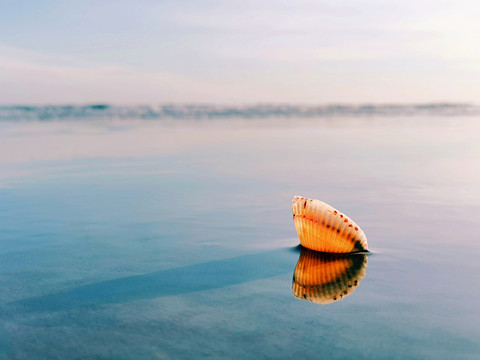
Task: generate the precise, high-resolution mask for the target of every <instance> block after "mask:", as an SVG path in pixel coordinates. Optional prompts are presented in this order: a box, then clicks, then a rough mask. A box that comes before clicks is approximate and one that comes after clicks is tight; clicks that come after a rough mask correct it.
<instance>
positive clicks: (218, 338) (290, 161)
mask: <svg viewBox="0 0 480 360" xmlns="http://www.w3.org/2000/svg"><path fill="white" fill-rule="evenodd" d="M479 184H480V111H479V110H478V107H476V106H473V105H468V104H467V105H466V104H426V105H362V106H354V105H329V106H306V105H298V106H293V105H255V106H253V105H252V106H243V107H238V106H214V105H181V106H180V105H162V106H124V107H118V106H109V105H103V104H98V105H87V106H3V107H0V288H1V289H2V291H0V325H1V326H0V359H29V360H32V359H49V360H52V359H203V358H205V359H292V358H297V357H302V358H315V359H317V358H318V359H402V360H404V359H462V360H463V359H478V358H480V310H479V307H478V302H479V301H478V299H479V298H480V277H479V274H480V262H479V258H480V235H478V233H476V230H477V229H476V227H477V226H478V222H479V220H478V219H479V218H480V188H479ZM295 195H300V196H304V197H307V198H313V199H319V200H322V201H324V202H326V203H328V204H330V205H332V206H334V207H335V208H337V209H339V210H340V211H342V212H344V213H345V214H347V215H348V216H350V217H351V218H352V219H353V220H354V221H355V222H356V223H357V224H359V225H360V226H361V228H362V229H363V230H364V232H365V233H366V236H367V239H368V244H369V250H370V252H369V253H368V254H367V255H353V256H343V257H338V256H337V257H335V256H332V255H322V254H318V253H312V252H308V251H306V250H305V249H302V248H300V247H299V246H298V245H299V239H298V236H297V233H296V230H295V227H294V223H293V220H292V209H291V206H292V199H293V197H294V196H295ZM309 264H310V265H309ZM331 272H333V273H334V275H332V279H333V280H332V281H330V280H328V279H327V280H325V279H324V280H321V279H320V280H316V282H314V283H313V284H309V285H305V284H304V283H302V278H303V277H304V276H306V275H305V274H307V275H309V276H311V274H313V275H315V276H317V275H318V276H319V277H321V276H326V275H325V274H327V273H328V274H330V273H331ZM340 295H342V296H341V297H340Z"/></svg>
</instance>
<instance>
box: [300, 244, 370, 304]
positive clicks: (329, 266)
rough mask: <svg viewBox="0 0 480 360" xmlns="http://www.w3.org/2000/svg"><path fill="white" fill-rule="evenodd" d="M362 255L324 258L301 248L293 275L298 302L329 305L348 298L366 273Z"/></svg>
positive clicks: (337, 255) (327, 256)
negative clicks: (304, 301)
mask: <svg viewBox="0 0 480 360" xmlns="http://www.w3.org/2000/svg"><path fill="white" fill-rule="evenodd" d="M367 261H368V260H367V256H366V255H365V254H348V255H347V254H325V253H321V252H316V251H312V250H308V249H305V248H303V249H302V252H301V253H300V258H299V259H298V262H297V266H296V267H295V271H294V273H293V283H292V292H293V295H294V296H295V297H296V298H297V299H304V300H308V301H311V302H314V303H316V304H330V303H332V302H335V301H338V300H341V299H344V298H345V297H347V296H348V295H351V294H352V293H353V292H354V291H355V289H356V288H357V287H358V285H359V284H360V281H361V280H362V279H363V278H364V276H365V274H366V271H367Z"/></svg>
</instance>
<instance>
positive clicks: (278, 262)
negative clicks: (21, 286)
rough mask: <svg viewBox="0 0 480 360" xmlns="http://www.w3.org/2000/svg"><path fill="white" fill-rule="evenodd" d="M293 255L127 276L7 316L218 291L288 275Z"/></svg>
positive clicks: (33, 301)
mask: <svg viewBox="0 0 480 360" xmlns="http://www.w3.org/2000/svg"><path fill="white" fill-rule="evenodd" d="M296 254H297V252H293V253H292V251H289V249H279V250H275V251H268V252H262V253H258V254H253V255H245V256H239V257H236V258H230V259H225V260H217V261H210V262H206V263H201V264H196V265H191V266H185V267H181V268H174V269H168V270H162V271H157V272H152V273H148V274H144V275H135V276H128V277H123V278H119V279H114V280H108V281H102V282H98V283H94V284H90V285H84V286H80V287H77V288H74V289H71V290H67V291H62V292H58V293H53V294H49V295H44V296H38V297H32V298H27V299H23V300H19V301H15V302H12V303H9V304H7V307H8V308H9V309H8V310H9V311H8V312H10V313H11V312H12V311H13V312H14V313H24V312H50V311H61V310H68V309H73V308H78V307H85V306H95V307H96V306H101V305H104V304H111V303H123V302H127V301H133V300H140V299H149V298H157V297H162V296H173V295H182V294H188V293H192V292H196V291H206V290H212V289H218V288H223V287H227V286H230V285H236V284H242V283H246V282H249V281H255V280H260V279H267V278H270V277H274V276H278V275H282V274H285V273H290V272H291V271H292V268H293V266H294V264H295V261H296V260H297V255H296ZM4 310H6V309H4Z"/></svg>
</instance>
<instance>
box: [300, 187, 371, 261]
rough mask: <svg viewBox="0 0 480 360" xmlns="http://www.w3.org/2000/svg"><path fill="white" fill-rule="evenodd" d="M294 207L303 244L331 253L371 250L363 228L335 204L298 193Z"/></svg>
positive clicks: (312, 248)
mask: <svg viewBox="0 0 480 360" xmlns="http://www.w3.org/2000/svg"><path fill="white" fill-rule="evenodd" d="M292 211H293V222H294V223H295V228H296V229H297V233H298V237H299V238H300V243H301V244H302V246H304V247H306V248H308V249H311V250H315V251H322V252H328V253H351V252H359V251H368V244H367V237H366V236H365V233H364V232H363V231H362V229H360V227H359V226H358V225H357V224H356V223H355V222H354V221H352V220H351V219H350V218H348V217H347V216H346V215H345V214H342V213H341V212H339V211H338V210H336V209H335V208H333V207H332V206H330V205H328V204H325V203H324V202H322V201H320V200H311V199H306V198H303V197H301V196H295V197H294V198H293V202H292Z"/></svg>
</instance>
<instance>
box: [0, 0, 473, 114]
mask: <svg viewBox="0 0 480 360" xmlns="http://www.w3.org/2000/svg"><path fill="white" fill-rule="evenodd" d="M479 10H480V2H476V1H466V0H457V1H444V0H437V1H430V0H403V1H396V0H395V1H384V0H378V1H377V0H375V1H370V0H354V1H350V0H336V1H323V0H318V1H306V0H298V1H272V0H262V1H260V0H257V1H249V0H243V1H239V0H226V1H212V0H205V1H200V0H197V1H189V0H185V1H178V0H176V1H175V0H174V1H170V0H156V1H153V0H135V1H125V0H115V1H110V0H96V1H90V0H82V1H69V0H62V1H51V0H43V1H36V0H0V104H4V105H12V104H15V105H23V104H84V103H110V104H125V105H128V104H158V103H180V104H181V103H218V104H245V103H248V104H251V103H299V104H302V103H305V104H326V103H386V102H387V103H423V102H444V101H446V102H473V103H478V102H479V101H478V99H479V98H480V61H479V60H480V22H479V21H478V14H479V13H480V11H479Z"/></svg>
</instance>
